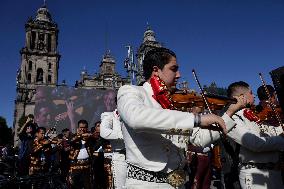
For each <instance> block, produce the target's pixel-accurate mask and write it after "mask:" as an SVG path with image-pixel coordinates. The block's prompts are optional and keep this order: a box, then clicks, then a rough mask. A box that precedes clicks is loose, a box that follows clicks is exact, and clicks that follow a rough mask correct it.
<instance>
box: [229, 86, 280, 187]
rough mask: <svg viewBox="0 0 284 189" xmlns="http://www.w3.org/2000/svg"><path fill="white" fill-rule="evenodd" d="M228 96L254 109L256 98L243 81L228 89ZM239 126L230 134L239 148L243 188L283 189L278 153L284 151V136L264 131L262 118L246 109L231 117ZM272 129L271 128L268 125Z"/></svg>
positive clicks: (240, 176)
mask: <svg viewBox="0 0 284 189" xmlns="http://www.w3.org/2000/svg"><path fill="white" fill-rule="evenodd" d="M228 96H229V97H231V98H233V97H236V98H237V97H238V98H242V99H244V100H245V101H246V102H247V104H248V105H251V106H253V104H254V95H253V93H252V90H251V89H250V87H249V85H248V84H247V83H245V82H243V81H239V82H235V83H232V84H231V85H230V86H229V87H228ZM232 119H234V121H235V124H236V126H235V127H234V128H233V129H232V130H231V131H230V132H229V133H228V135H227V136H228V138H231V139H232V140H233V141H234V142H235V143H237V144H238V145H239V146H240V147H239V153H238V158H239V181H240V185H241V188H256V189H262V188H263V189H264V188H266V189H267V188H268V189H270V188H271V189H272V188H284V185H283V183H282V180H281V171H280V163H279V152H280V151H283V150H284V137H283V136H277V134H276V133H275V132H271V130H270V129H264V130H263V129H262V127H263V125H262V124H261V121H260V119H259V118H258V117H257V116H256V115H255V114H254V112H253V111H252V110H251V109H248V108H243V109H242V110H240V111H238V112H237V113H235V114H234V115H233V116H232ZM267 127H269V126H267Z"/></svg>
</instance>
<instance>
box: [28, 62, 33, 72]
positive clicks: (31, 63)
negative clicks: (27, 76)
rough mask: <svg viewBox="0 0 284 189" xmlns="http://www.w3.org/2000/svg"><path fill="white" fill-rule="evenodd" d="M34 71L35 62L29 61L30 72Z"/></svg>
mask: <svg viewBox="0 0 284 189" xmlns="http://www.w3.org/2000/svg"><path fill="white" fill-rule="evenodd" d="M32 69H33V62H32V61H29V71H32Z"/></svg>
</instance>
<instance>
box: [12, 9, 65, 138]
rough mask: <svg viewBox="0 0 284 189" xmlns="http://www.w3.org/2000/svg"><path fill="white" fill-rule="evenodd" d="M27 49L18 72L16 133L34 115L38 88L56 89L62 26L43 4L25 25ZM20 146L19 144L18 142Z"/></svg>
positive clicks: (23, 52) (23, 51)
mask: <svg viewBox="0 0 284 189" xmlns="http://www.w3.org/2000/svg"><path fill="white" fill-rule="evenodd" d="M25 31H26V35H25V46H24V47H23V48H22V49H21V50H20V54H21V65H20V68H19V69H18V72H17V86H16V87H17V89H16V90H17V97H16V100H15V112H14V131H15V136H16V135H17V128H18V126H19V125H18V124H19V123H18V122H19V119H20V118H21V117H22V116H25V115H28V114H30V113H31V114H33V113H34V104H35V103H34V94H35V89H36V87H38V86H56V85H57V80H58V68H59V60H60V55H59V53H58V50H57V40H58V32H59V30H58V27H57V24H56V23H55V22H53V20H52V18H51V15H50V13H49V11H48V9H47V7H46V5H43V6H42V7H41V8H39V9H38V10H37V15H36V17H35V18H34V19H33V18H29V20H28V21H27V23H26V24H25ZM15 143H16V142H15Z"/></svg>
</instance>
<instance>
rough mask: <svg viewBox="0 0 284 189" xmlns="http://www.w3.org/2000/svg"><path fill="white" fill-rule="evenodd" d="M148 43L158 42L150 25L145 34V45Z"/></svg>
mask: <svg viewBox="0 0 284 189" xmlns="http://www.w3.org/2000/svg"><path fill="white" fill-rule="evenodd" d="M146 41H156V39H155V32H154V31H153V30H151V28H150V26H149V25H148V26H147V29H146V31H145V33H144V40H143V43H145V42H146Z"/></svg>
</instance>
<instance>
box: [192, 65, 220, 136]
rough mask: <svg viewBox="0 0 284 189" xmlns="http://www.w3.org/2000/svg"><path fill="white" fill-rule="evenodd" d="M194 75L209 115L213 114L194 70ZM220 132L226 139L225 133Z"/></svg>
mask: <svg viewBox="0 0 284 189" xmlns="http://www.w3.org/2000/svg"><path fill="white" fill-rule="evenodd" d="M192 74H193V77H194V79H195V81H196V82H197V85H198V87H199V90H200V92H201V96H202V99H203V100H204V102H205V104H206V107H207V109H208V111H209V113H210V114H212V110H211V108H210V106H209V103H208V100H207V98H206V97H205V94H204V91H203V89H202V87H201V84H200V82H199V79H198V78H197V75H196V72H195V70H194V69H193V70H192ZM213 125H216V126H218V124H213ZM218 131H219V133H220V135H221V136H222V137H223V138H224V139H225V136H224V135H223V133H222V132H221V131H220V130H218Z"/></svg>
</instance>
